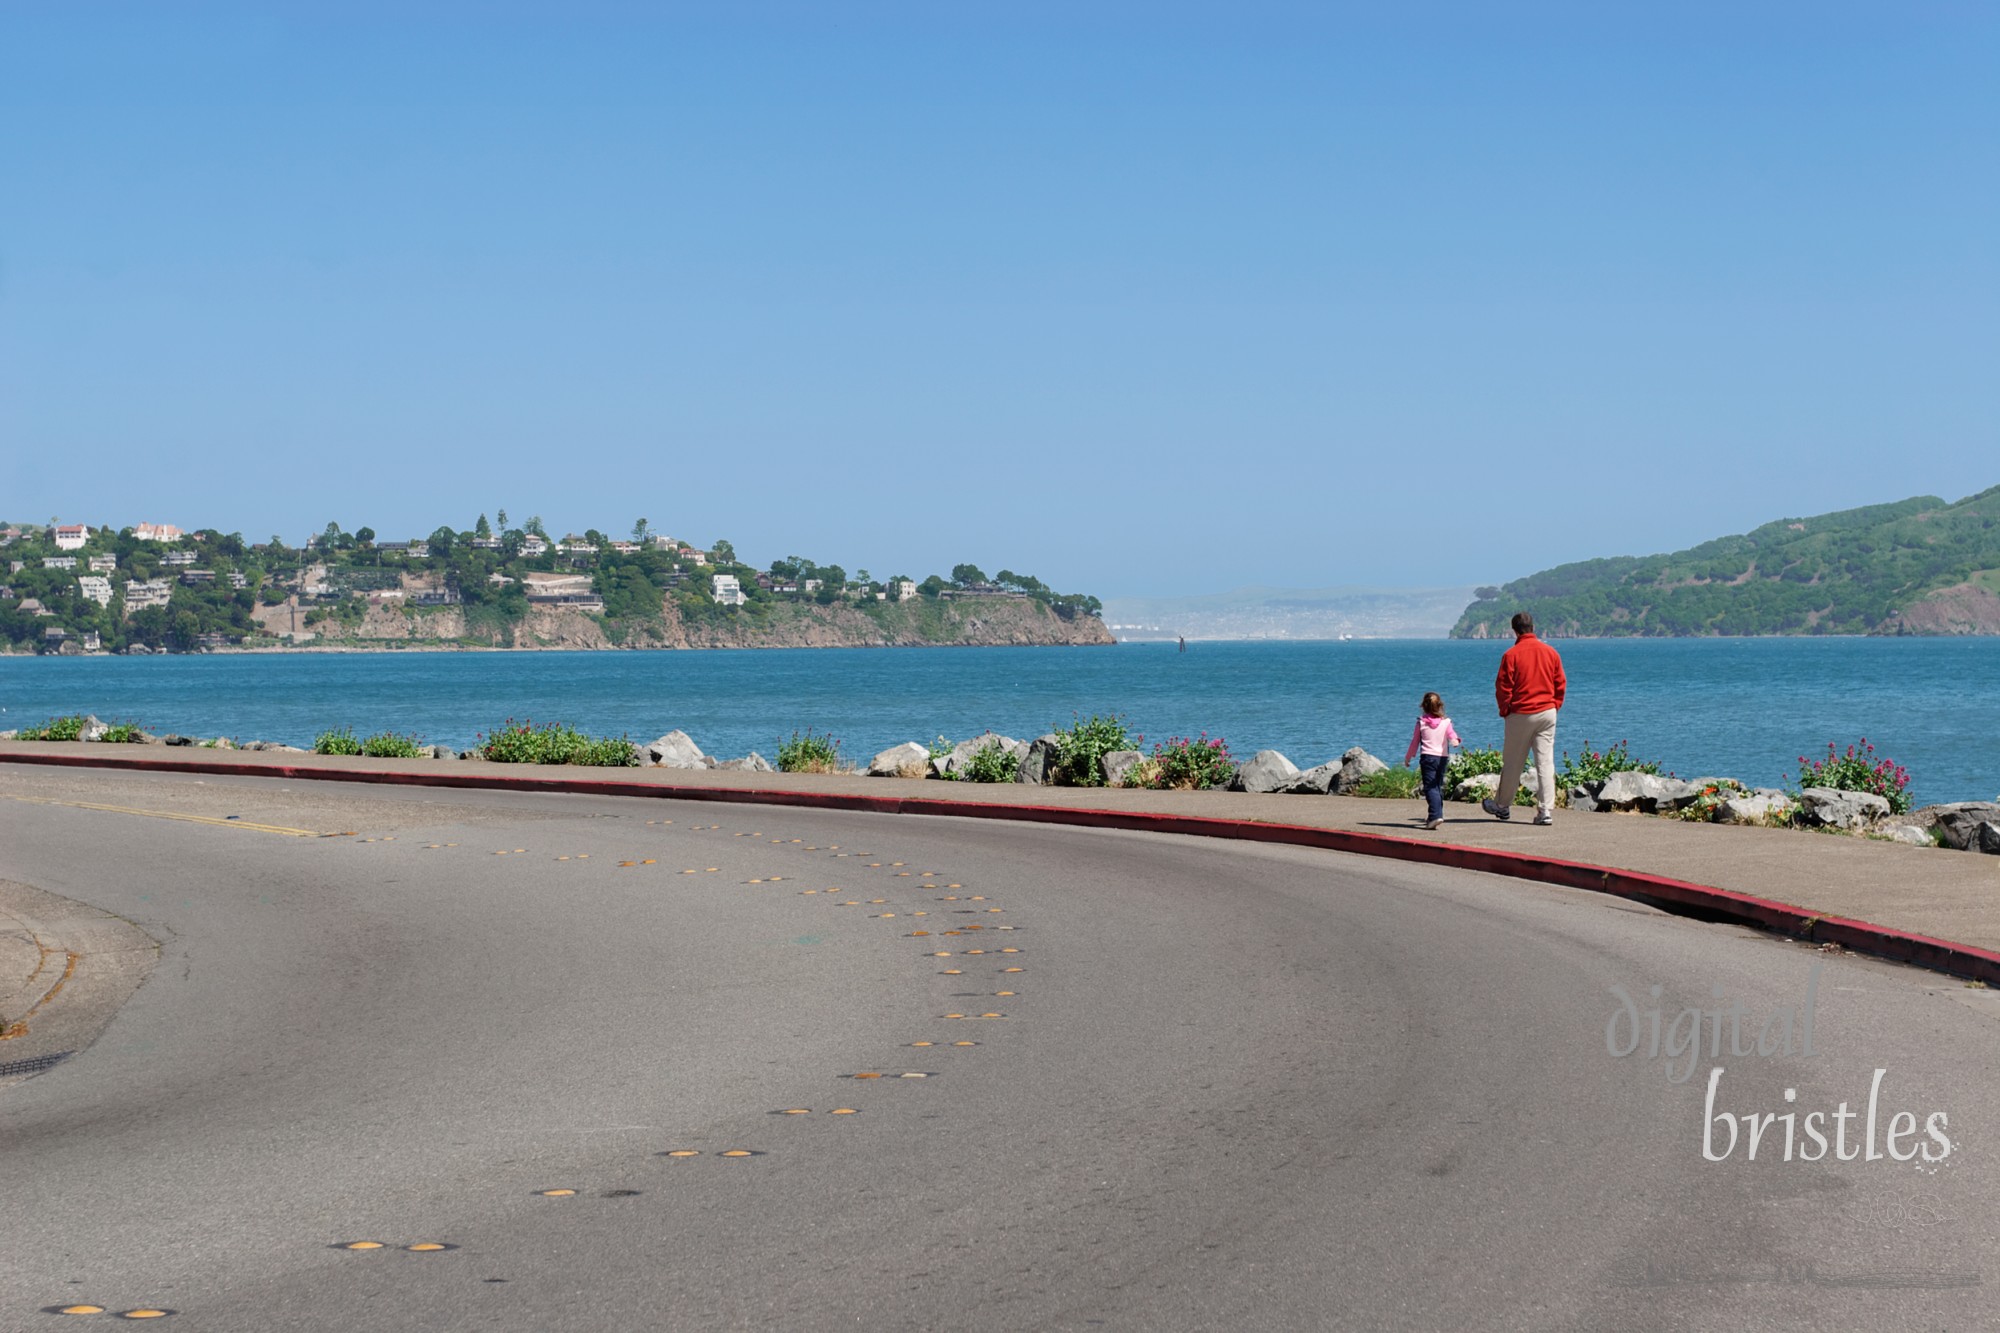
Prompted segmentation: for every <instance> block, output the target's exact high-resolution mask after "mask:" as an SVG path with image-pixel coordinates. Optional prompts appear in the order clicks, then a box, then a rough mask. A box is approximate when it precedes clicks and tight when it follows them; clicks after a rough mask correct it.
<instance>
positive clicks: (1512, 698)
mask: <svg viewBox="0 0 2000 1333" xmlns="http://www.w3.org/2000/svg"><path fill="white" fill-rule="evenodd" d="M1568 687H1569V681H1568V679H1567V678H1566V677H1564V675H1563V663H1562V658H1561V657H1559V656H1557V655H1556V650H1555V649H1553V648H1551V647H1549V646H1548V645H1547V644H1546V643H1543V642H1542V641H1541V640H1540V639H1538V638H1536V637H1535V618H1534V617H1533V616H1531V615H1529V614H1528V613H1527V612H1526V611H1518V612H1516V613H1515V614H1514V646H1513V647H1512V648H1509V649H1508V650H1507V651H1506V653H1505V655H1503V656H1502V657H1501V659H1500V674H1499V675H1498V676H1496V677H1495V678H1494V680H1493V695H1494V698H1496V699H1497V700H1499V703H1500V717H1501V720H1502V721H1503V722H1504V723H1505V725H1506V739H1505V740H1504V741H1502V742H1501V748H1500V790H1499V791H1497V792H1495V793H1494V794H1493V795H1492V796H1491V797H1489V798H1488V799H1486V800H1485V801H1482V802H1481V803H1480V804H1481V806H1482V808H1483V809H1484V810H1485V811H1486V813H1487V814H1489V815H1492V816H1493V817H1494V818H1495V819H1505V818H1507V817H1508V815H1509V814H1510V813H1511V812H1512V810H1513V807H1514V792H1515V791H1516V789H1518V788H1519V787H1520V785H1521V765H1522V764H1523V763H1524V762H1526V760H1527V758H1528V750H1529V749H1530V747H1532V748H1533V749H1534V752H1535V778H1536V780H1537V782H1538V784H1539V785H1538V786H1537V787H1536V791H1537V792H1538V793H1539V798H1538V800H1537V808H1536V810H1535V822H1536V823H1537V824H1553V823H1555V822H1556V818H1555V810H1556V714H1557V713H1558V712H1559V711H1560V710H1561V709H1562V706H1563V692H1564V691H1565V690H1566V689H1567V688H1568Z"/></svg>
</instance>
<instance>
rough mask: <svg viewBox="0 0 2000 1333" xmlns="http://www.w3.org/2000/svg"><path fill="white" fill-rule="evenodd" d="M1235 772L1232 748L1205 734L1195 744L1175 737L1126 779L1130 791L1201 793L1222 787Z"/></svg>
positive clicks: (1154, 752)
mask: <svg viewBox="0 0 2000 1333" xmlns="http://www.w3.org/2000/svg"><path fill="white" fill-rule="evenodd" d="M1235 772H1236V760H1235V758H1234V757H1233V756H1231V755H1230V753H1229V744H1228V742H1226V741H1224V740H1223V739H1222V737H1220V736H1210V735H1209V734H1208V733H1207V732H1205V731H1204V732H1202V733H1201V734H1200V735H1199V736H1196V737H1194V738H1193V739H1192V740H1190V739H1189V738H1187V737H1185V736H1173V737H1169V738H1168V739H1167V740H1164V741H1161V742H1160V743H1158V744H1157V745H1155V746H1154V747H1153V753H1152V754H1151V755H1149V756H1148V757H1147V758H1146V759H1144V760H1143V761H1141V762H1140V763H1138V764H1136V765H1134V766H1133V768H1132V770H1131V771H1130V772H1128V773H1127V774H1126V775H1125V785H1126V786H1128V787H1150V788H1152V789H1153V790H1155V791H1202V790H1205V789H1207V788H1209V787H1220V786H1222V785H1223V784H1224V783H1226V782H1228V781H1229V779H1230V778H1231V777H1232V776H1233V775H1234V774H1235Z"/></svg>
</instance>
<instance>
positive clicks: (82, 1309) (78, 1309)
mask: <svg viewBox="0 0 2000 1333" xmlns="http://www.w3.org/2000/svg"><path fill="white" fill-rule="evenodd" d="M56 1313H57V1314H103V1313H104V1307H103V1306H101V1305H65V1306H63V1307H62V1308H61V1309H60V1310H57V1311H56Z"/></svg>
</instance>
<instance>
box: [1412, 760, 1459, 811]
mask: <svg viewBox="0 0 2000 1333" xmlns="http://www.w3.org/2000/svg"><path fill="white" fill-rule="evenodd" d="M1417 765H1418V770H1417V771H1418V772H1419V773H1421V774H1422V775H1423V783H1424V801H1425V802H1426V803H1427V804H1428V805H1429V807H1430V814H1429V815H1428V816H1427V818H1430V819H1443V818H1444V771H1445V769H1447V768H1449V767H1450V766H1451V756H1450V755H1448V754H1422V755H1418V756H1417Z"/></svg>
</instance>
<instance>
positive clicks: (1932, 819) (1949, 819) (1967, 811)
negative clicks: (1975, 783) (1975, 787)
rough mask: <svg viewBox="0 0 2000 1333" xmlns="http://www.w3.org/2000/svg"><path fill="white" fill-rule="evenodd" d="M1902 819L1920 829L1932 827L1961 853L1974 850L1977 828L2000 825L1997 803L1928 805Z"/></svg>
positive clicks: (1998, 803) (1976, 844) (1998, 805)
mask: <svg viewBox="0 0 2000 1333" xmlns="http://www.w3.org/2000/svg"><path fill="white" fill-rule="evenodd" d="M1905 818H1906V820H1907V821H1908V822H1909V823H1912V824H1916V825H1919V826H1921V827H1932V826H1935V827H1936V828H1937V829H1939V830H1940V831H1941V834H1942V836H1943V838H1944V840H1945V845H1947V846H1949V847H1954V848H1957V849H1958V850H1959V851H1961V852H1970V851H1977V850H1979V837H1980V826H1981V825H1983V824H2000V801H1954V802H1952V803H1951V804H1950V805H1927V806H1925V807H1924V808H1923V809H1921V810H1918V811H1915V812H1913V813H1911V814H1909V815H1907V816H1905Z"/></svg>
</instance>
